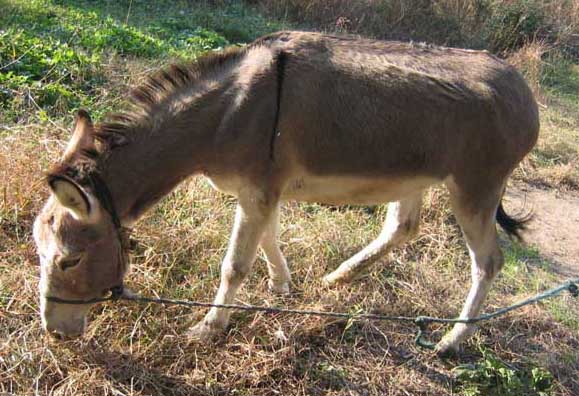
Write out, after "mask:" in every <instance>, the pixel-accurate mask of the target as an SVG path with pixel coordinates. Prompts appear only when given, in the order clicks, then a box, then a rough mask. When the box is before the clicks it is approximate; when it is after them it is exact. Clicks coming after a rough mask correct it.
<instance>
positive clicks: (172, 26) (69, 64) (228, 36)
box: [0, 0, 281, 121]
mask: <svg viewBox="0 0 579 396" xmlns="http://www.w3.org/2000/svg"><path fill="white" fill-rule="evenodd" d="M130 4H131V8H130V9H129V8H128V7H127V6H128V5H129V3H126V4H124V3H120V4H119V3H117V2H91V1H84V2H83V1H75V2H72V1H54V2H52V1H48V0H31V1H27V2H19V1H9V0H2V1H1V2H0V7H1V8H2V9H3V12H2V14H1V15H0V26H2V29H3V30H1V31H0V84H1V85H0V87H1V88H0V108H1V109H2V110H3V115H2V118H1V119H0V121H1V120H2V119H4V120H9V119H11V120H13V121H18V119H19V118H20V117H22V116H24V115H25V114H27V113H28V112H30V111H32V112H38V114H39V115H41V116H43V117H45V118H46V113H48V115H49V116H51V117H54V116H59V115H64V114H68V113H70V111H72V110H73V109H76V108H79V107H87V108H91V109H93V111H96V112H97V115H98V114H100V113H101V112H99V110H100V109H99V105H101V104H102V103H100V102H99V103H97V100H98V98H97V99H95V96H97V97H98V96H99V93H100V89H101V88H102V87H103V85H104V84H106V80H107V76H106V74H107V73H108V72H109V70H108V69H107V67H106V66H107V64H108V60H109V59H110V58H111V57H115V56H121V57H125V58H137V59H145V60H147V59H148V60H154V59H157V60H159V61H164V62H167V61H169V60H171V59H173V60H187V59H194V58H195V57H197V56H199V55H201V54H203V53H204V52H207V51H211V50H219V49H221V48H223V47H225V46H227V45H231V44H237V43H243V42H248V41H251V40H253V39H255V38H256V37H258V36H260V35H262V34H265V33H267V32H270V31H274V30H278V29H279V28H280V26H281V25H280V24H277V23H272V22H268V21H267V20H266V19H264V18H262V17H260V16H259V15H258V14H255V13H250V12H248V10H247V9H246V8H245V7H244V6H243V5H241V4H240V3H238V2H230V3H227V4H225V5H224V6H223V7H220V8H218V9H217V8H211V7H209V6H195V7H192V6H191V5H190V4H189V3H187V2H184V1H182V2H173V1H156V2H145V1H133V2H132V3H130ZM161 13H162V15H163V17H162V18H159V17H158V15H159V14H161ZM133 21H134V22H135V23H133ZM127 22H128V23H127ZM105 106H106V105H105ZM95 107H96V108H95ZM104 110H106V108H105V109H104Z"/></svg>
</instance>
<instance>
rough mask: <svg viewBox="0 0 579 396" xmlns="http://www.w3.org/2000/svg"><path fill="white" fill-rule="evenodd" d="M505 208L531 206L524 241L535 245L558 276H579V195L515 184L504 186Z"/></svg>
mask: <svg viewBox="0 0 579 396" xmlns="http://www.w3.org/2000/svg"><path fill="white" fill-rule="evenodd" d="M505 207H506V209H507V210H508V213H512V214H515V213H517V212H520V211H521V209H522V210H523V211H524V212H527V211H528V210H529V209H531V210H532V211H533V214H534V217H533V221H532V222H531V223H530V225H529V229H528V231H527V232H526V234H525V240H526V242H527V243H528V244H529V245H535V246H537V248H538V249H539V252H540V254H541V255H542V256H543V257H544V258H545V259H547V260H549V261H550V262H552V264H553V269H554V270H555V271H556V272H558V273H559V274H561V275H562V276H565V277H570V276H577V275H579V194H577V193H575V192H571V193H565V194H563V193H559V192H557V191H553V190H542V189H539V188H536V187H533V186H529V185H526V184H519V185H517V184H515V185H512V186H510V187H509V188H508V189H507V194H506V199H505Z"/></svg>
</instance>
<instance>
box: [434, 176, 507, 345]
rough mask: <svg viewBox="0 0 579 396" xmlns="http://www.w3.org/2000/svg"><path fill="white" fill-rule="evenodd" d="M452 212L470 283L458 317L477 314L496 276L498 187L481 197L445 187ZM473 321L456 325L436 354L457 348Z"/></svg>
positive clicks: (473, 327)
mask: <svg viewBox="0 0 579 396" xmlns="http://www.w3.org/2000/svg"><path fill="white" fill-rule="evenodd" d="M449 190H450V192H451V204H452V209H453V212H454V215H455V217H456V219H457V221H458V223H459V225H460V227H461V229H462V232H463V235H464V237H465V239H466V242H467V245H468V250H469V254H470V259H471V277H472V284H471V288H470V291H469V293H468V296H467V298H466V302H465V304H464V306H463V308H462V312H461V314H460V318H461V319H467V318H473V317H475V316H477V315H478V314H479V313H480V311H481V308H482V306H483V302H484V299H485V298H486V296H487V294H488V292H489V289H490V287H491V284H492V282H493V280H494V279H495V277H496V275H497V274H498V273H499V271H500V270H501V268H502V266H503V262H504V259H503V254H502V252H501V249H500V247H499V245H498V241H497V229H496V211H497V206H498V204H499V202H500V200H501V194H502V186H501V188H491V189H489V190H487V191H486V192H485V194H484V195H485V196H484V197H480V196H479V197H476V198H473V197H472V196H470V197H469V196H468V195H467V194H464V193H462V192H461V191H458V189H457V188H456V186H454V187H453V186H449ZM475 330H476V325H474V324H461V323H459V324H456V325H455V326H454V327H453V329H452V330H451V331H450V332H449V333H448V334H446V336H445V337H444V338H443V339H442V340H441V341H440V342H439V343H438V345H437V346H436V350H437V353H438V354H439V355H448V354H452V353H455V352H457V351H458V349H459V346H460V343H461V342H463V341H464V340H466V339H467V338H468V337H469V336H470V335H471V334H472V333H473V332H474V331H475Z"/></svg>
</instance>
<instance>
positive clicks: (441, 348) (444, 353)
mask: <svg viewBox="0 0 579 396" xmlns="http://www.w3.org/2000/svg"><path fill="white" fill-rule="evenodd" d="M459 350H460V347H459V345H458V344H457V343H456V342H452V340H450V339H448V338H446V337H445V338H443V339H442V340H440V342H439V343H438V344H436V346H435V347H434V352H436V355H437V356H438V357H439V358H449V357H452V356H456V355H458V352H459Z"/></svg>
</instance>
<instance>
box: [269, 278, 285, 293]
mask: <svg viewBox="0 0 579 396" xmlns="http://www.w3.org/2000/svg"><path fill="white" fill-rule="evenodd" d="M267 288H268V289H269V291H270V292H272V293H275V294H280V295H287V294H290V284H289V282H275V281H274V280H272V279H270V280H269V281H268V282H267Z"/></svg>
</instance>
